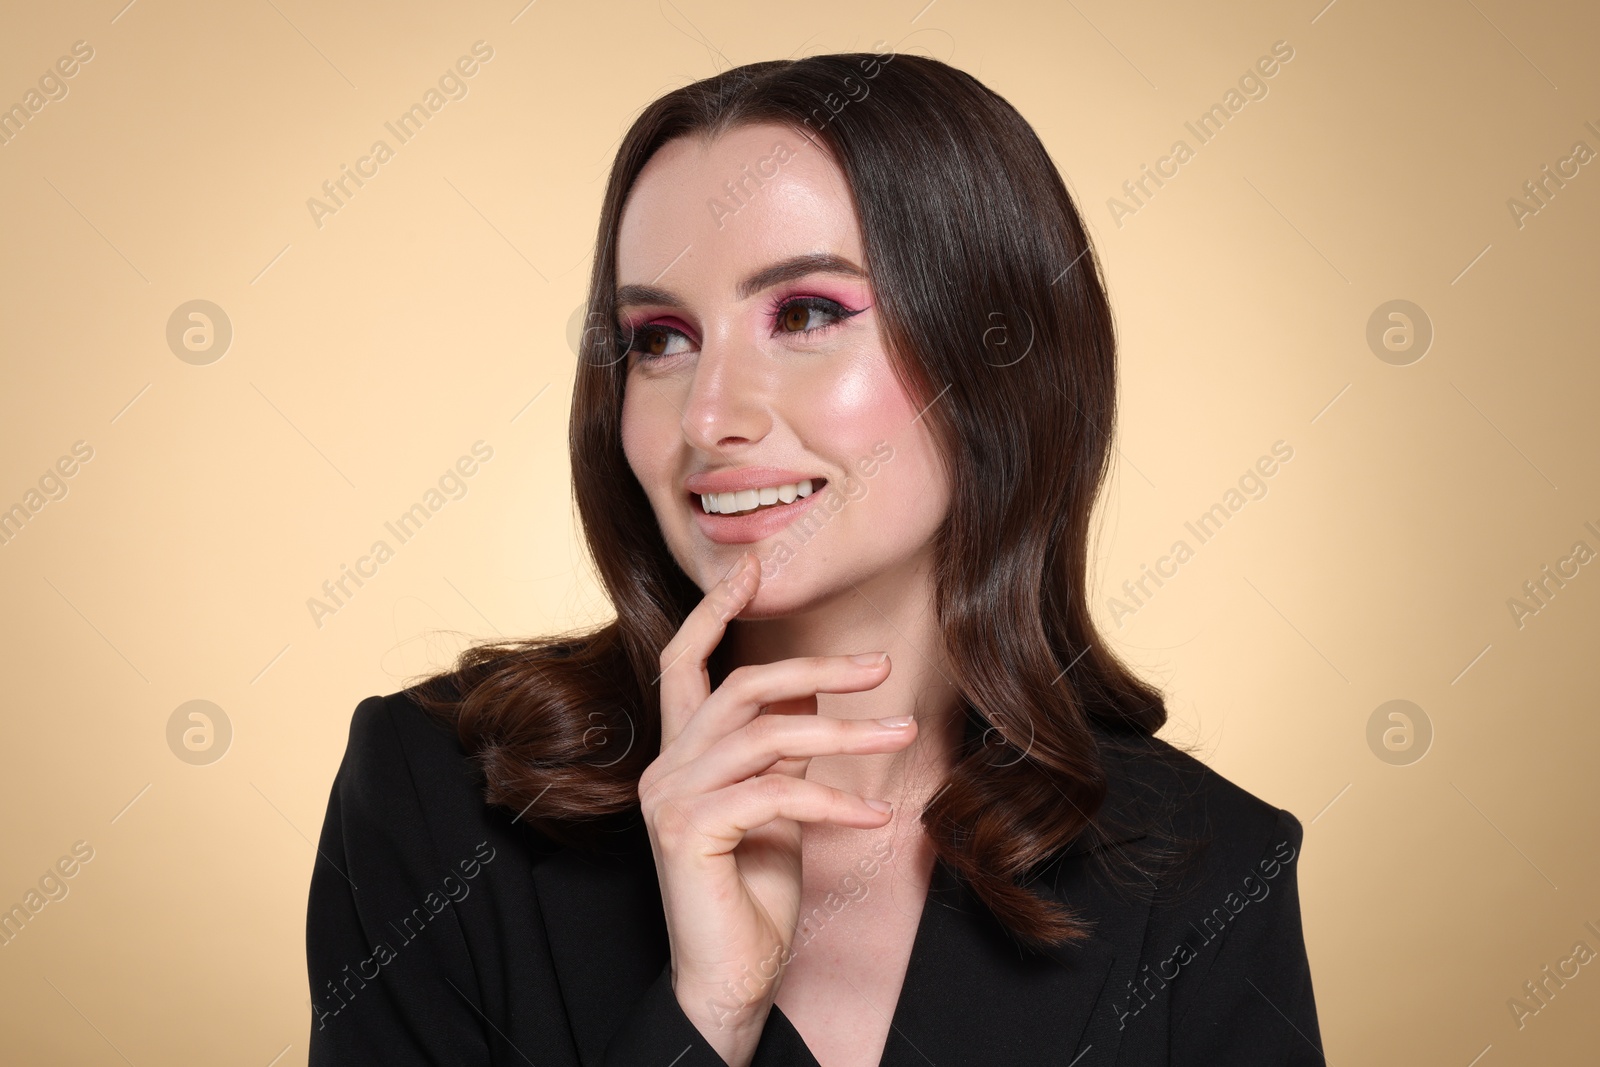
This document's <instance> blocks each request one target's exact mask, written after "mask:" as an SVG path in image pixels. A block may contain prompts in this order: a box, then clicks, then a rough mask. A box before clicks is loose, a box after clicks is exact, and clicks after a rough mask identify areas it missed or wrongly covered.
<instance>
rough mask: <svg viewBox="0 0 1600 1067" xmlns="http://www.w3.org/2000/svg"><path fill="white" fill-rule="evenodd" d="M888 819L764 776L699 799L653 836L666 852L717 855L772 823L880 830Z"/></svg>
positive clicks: (819, 788) (847, 799)
mask: <svg viewBox="0 0 1600 1067" xmlns="http://www.w3.org/2000/svg"><path fill="white" fill-rule="evenodd" d="M881 803H887V802H881ZM892 815H893V812H892V811H878V810H876V809H875V808H873V807H872V806H871V805H869V804H868V803H867V802H866V800H865V799H863V798H861V797H858V796H856V795H854V794H853V793H847V792H845V791H844V790H843V789H836V788H834V787H833V786H831V785H823V784H822V783H821V782H808V781H805V780H803V779H799V778H789V777H787V776H785V775H781V774H763V775H761V776H759V777H756V778H747V779H745V780H744V781H742V782H739V783H736V784H734V785H730V786H728V787H727V788H725V789H720V790H718V791H717V792H715V793H713V794H710V795H709V796H703V797H701V798H699V799H698V800H697V801H696V802H695V803H694V804H693V805H692V807H690V808H688V809H687V810H681V811H680V813H679V814H677V815H676V816H675V817H672V818H669V819H666V820H663V825H662V826H660V827H658V831H659V832H660V833H661V834H662V835H663V837H664V838H665V839H666V840H665V841H664V842H663V844H664V845H666V847H667V851H668V852H669V853H681V851H682V850H685V849H687V850H688V851H690V852H693V853H698V854H699V855H701V856H720V855H725V854H727V853H729V852H732V851H733V850H734V849H736V848H738V847H739V843H740V842H741V841H743V840H744V836H745V834H747V833H749V832H750V831H751V830H754V829H756V828H757V827H760V826H765V825H767V824H768V823H770V822H772V821H773V820H774V819H792V820H793V821H795V822H799V823H832V824H834V825H837V826H853V827H856V828H858V829H863V830H869V829H876V828H877V827H880V826H882V825H884V824H885V823H886V822H888V821H889V819H890V817H891V816H892Z"/></svg>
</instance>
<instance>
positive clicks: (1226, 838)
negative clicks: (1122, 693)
mask: <svg viewBox="0 0 1600 1067" xmlns="http://www.w3.org/2000/svg"><path fill="white" fill-rule="evenodd" d="M1106 755H1107V760H1106V762H1107V764H1108V774H1109V775H1110V776H1111V777H1112V779H1113V781H1112V786H1111V788H1112V789H1113V791H1115V790H1117V789H1119V788H1120V789H1121V790H1123V791H1125V792H1126V793H1127V794H1128V795H1129V797H1130V798H1131V805H1132V806H1133V807H1135V808H1136V809H1137V810H1138V812H1139V816H1140V819H1141V823H1142V825H1141V829H1143V831H1144V832H1145V833H1146V834H1149V835H1152V836H1154V837H1157V838H1165V839H1168V840H1171V841H1174V842H1179V843H1182V844H1183V845H1185V846H1186V847H1188V848H1190V849H1194V848H1195V847H1196V846H1198V854H1201V855H1204V856H1205V857H1207V860H1208V862H1207V863H1206V864H1205V866H1207V867H1210V868H1211V869H1212V870H1216V869H1218V868H1219V867H1221V868H1228V869H1237V868H1239V867H1243V866H1248V865H1249V864H1251V863H1254V862H1255V861H1256V860H1257V858H1258V857H1260V856H1262V855H1263V854H1264V853H1266V852H1268V851H1270V850H1271V849H1273V847H1274V846H1275V845H1276V844H1277V843H1278V842H1280V841H1288V842H1289V843H1290V845H1291V847H1292V848H1293V849H1294V850H1298V849H1299V847H1300V841H1301V839H1302V836H1303V833H1304V831H1303V828H1302V827H1301V825H1300V821H1299V820H1298V819H1297V818H1296V817H1295V816H1294V815H1293V814H1292V813H1291V812H1289V811H1287V810H1286V809H1283V808H1280V807H1278V806H1277V805H1275V804H1273V803H1271V802H1270V801H1267V800H1265V799H1263V798H1262V797H1259V796H1257V795H1256V794H1254V793H1252V792H1250V791H1249V790H1247V789H1245V788H1244V787H1243V786H1241V785H1239V784H1238V783H1237V782H1234V781H1233V780H1232V779H1230V778H1228V777H1226V776H1225V775H1223V774H1221V773H1220V772H1218V771H1217V770H1216V769H1215V768H1213V767H1211V766H1209V765H1208V764H1206V763H1205V762H1203V761H1202V760H1200V759H1198V758H1197V757H1195V756H1194V755H1192V754H1191V753H1189V752H1186V751H1184V750H1183V749H1181V748H1178V747H1177V746H1175V745H1173V744H1172V743H1171V742H1168V741H1166V740H1164V739H1162V738H1160V737H1123V736H1119V737H1116V738H1114V739H1112V740H1111V741H1110V742H1109V744H1108V745H1107V750H1106Z"/></svg>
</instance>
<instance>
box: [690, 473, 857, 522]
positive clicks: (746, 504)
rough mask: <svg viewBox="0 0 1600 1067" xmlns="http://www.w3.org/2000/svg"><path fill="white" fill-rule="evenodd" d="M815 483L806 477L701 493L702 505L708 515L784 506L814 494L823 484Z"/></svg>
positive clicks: (736, 513) (740, 512) (730, 513)
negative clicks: (754, 486)
mask: <svg viewBox="0 0 1600 1067" xmlns="http://www.w3.org/2000/svg"><path fill="white" fill-rule="evenodd" d="M824 484H826V482H822V483H820V484H815V487H814V483H813V482H812V479H810V478H806V479H803V480H802V481H799V482H785V483H784V484H782V485H770V486H765V487H763V488H761V489H741V490H739V491H737V492H730V493H701V494H699V496H700V507H701V509H702V510H703V511H704V512H705V514H707V515H739V514H744V513H747V512H753V511H758V510H760V509H762V508H774V507H782V506H783V505H785V504H792V503H794V502H795V501H796V500H799V499H803V498H805V497H808V496H810V495H811V494H812V492H813V491H814V488H815V489H820V488H821V487H822V485H824Z"/></svg>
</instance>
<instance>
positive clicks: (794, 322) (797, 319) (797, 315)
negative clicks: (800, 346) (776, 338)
mask: <svg viewBox="0 0 1600 1067" xmlns="http://www.w3.org/2000/svg"><path fill="white" fill-rule="evenodd" d="M810 319H811V309H810V308H808V307H806V306H805V305H804V304H790V305H789V306H788V307H786V308H784V309H783V315H782V317H781V318H780V319H779V322H780V323H781V324H782V326H783V328H784V329H785V330H787V331H788V332H789V333H800V332H801V331H803V330H804V329H805V328H806V324H807V323H808V322H809V321H810Z"/></svg>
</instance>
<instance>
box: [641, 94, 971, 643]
mask: <svg viewBox="0 0 1600 1067" xmlns="http://www.w3.org/2000/svg"><path fill="white" fill-rule="evenodd" d="M806 257H810V258H812V259H813V260H814V262H811V263H802V264H800V265H796V261H797V260H801V259H803V258H806ZM862 264H863V256H862V247H861V235H860V232H859V227H858V225H857V221H856V217H855V209H854V206H853V203H852V201H851V197H850V191H849V187H848V186H847V184H846V182H845V178H844V175H843V173H842V172H841V171H840V170H839V168H838V167H837V166H836V165H835V164H834V163H833V161H832V160H831V158H829V157H828V156H827V155H826V154H825V152H824V150H823V149H822V148H821V147H820V146H818V145H816V144H814V143H813V142H810V141H808V140H806V138H805V137H804V136H802V135H801V134H800V133H798V132H796V131H795V130H793V129H791V128H788V127H784V126H778V125H754V126H744V127H740V128H737V129H734V130H731V131H728V132H727V133H724V134H723V135H722V136H720V137H718V138H717V139H716V140H715V141H713V142H711V143H710V144H709V145H705V144H703V143H702V142H701V141H700V139H699V138H698V137H694V138H688V137H685V138H679V139H677V140H674V141H671V142H669V143H667V144H666V145H664V146H662V148H661V149H660V150H659V151H657V152H656V154H655V155H654V156H653V157H652V158H651V160H650V161H649V163H648V164H646V166H645V168H644V170H643V172H642V173H641V174H640V176H639V178H638V181H637V182H636V183H635V185H634V187H633V190H632V192H631V193H630V195H629V197H628V200H627V203H626V204H625V206H624V209H623V214H622V221H621V226H620V230H619V234H618V244H617V285H618V296H619V302H618V307H617V318H618V321H619V323H620V325H621V327H622V337H623V338H624V344H629V343H630V338H631V348H630V351H629V352H628V353H627V355H626V359H627V379H626V387H625V393H624V399H623V407H622V444H623V450H624V452H625V453H626V455H627V457H628V463H629V465H630V466H631V467H632V468H633V473H634V476H635V477H637V478H638V480H639V484H640V485H641V486H642V487H643V488H644V491H645V493H646V494H647V495H648V496H649V498H650V503H651V505H652V507H653V508H654V509H655V513H656V519H657V521H658V522H659V524H660V527H661V532H662V535H663V537H664V538H665V540H666V543H667V546H668V548H669V549H670V550H671V552H672V554H673V556H674V558H675V559H676V560H677V561H678V564H679V566H681V567H682V568H683V570H684V571H685V573H687V574H688V575H689V576H690V577H691V578H693V579H694V580H695V582H696V583H697V584H698V585H699V586H700V588H702V589H707V588H709V587H710V586H711V585H713V584H715V583H716V582H717V581H718V580H720V579H721V578H722V576H723V574H724V573H725V572H726V571H727V570H728V569H729V567H730V566H732V564H733V563H734V562H735V561H736V560H737V559H738V556H739V554H740V553H741V552H744V551H753V552H755V553H756V555H757V556H758V557H759V558H760V559H761V560H762V562H763V568H762V583H761V588H760V590H759V591H758V593H757V595H756V599H755V601H754V602H753V603H752V604H751V605H750V606H749V607H747V608H746V609H745V611H744V612H743V613H742V616H743V617H746V618H752V617H760V616H777V615H786V614H791V613H794V612H796V611H799V610H803V609H805V608H807V607H810V606H814V605H817V604H820V603H822V602H825V601H827V600H829V599H831V598H835V597H843V596H850V595H852V593H853V592H854V591H856V590H858V589H861V590H862V591H863V592H864V591H865V590H864V588H863V587H864V586H865V584H866V583H868V582H872V581H874V580H883V579H887V580H888V581H889V582H890V583H891V585H892V587H895V588H898V587H899V583H898V582H896V581H895V579H896V578H899V577H909V576H910V575H911V574H912V573H913V571H914V570H915V568H916V567H917V566H918V565H922V564H926V562H927V560H926V556H927V551H928V547H929V542H930V539H931V538H932V536H933V533H934V531H935V530H936V529H937V528H938V526H939V524H940V522H941V521H943V519H944V517H945V514H946V511H947V509H948V507H949V494H948V482H947V477H946V474H945V471H944V467H943V465H942V463H941V461H940V458H939V456H938V454H937V452H936V450H935V448H934V445H933V441H932V438H931V435H930V434H929V432H928V424H927V422H926V420H924V419H922V418H920V417H919V415H920V411H921V408H920V405H918V404H916V403H915V402H914V401H913V399H912V398H911V397H910V396H909V395H907V393H906V392H905V390H904V389H902V388H901V386H900V383H899V381H898V380H897V379H896V377H895V375H894V373H893V371H892V370H891V368H890V364H889V358H888V354H887V353H886V351H885V350H884V345H883V341H882V339H881V338H880V336H879V330H878V320H877V314H876V311H875V310H874V308H873V303H874V299H873V290H872V285H871V282H870V280H869V279H868V278H867V277H866V276H865V274H864V270H863V265H862ZM780 268H781V269H780ZM757 468H765V470H760V469H757ZM807 478H809V479H810V480H811V481H812V484H813V489H814V492H813V493H812V494H811V496H809V497H802V498H796V499H794V500H793V502H791V503H786V502H785V498H786V497H788V496H790V493H789V491H788V490H787V489H785V488H779V487H782V486H786V485H790V484H796V483H799V482H800V481H801V480H802V479H807ZM701 479H710V482H709V484H707V483H706V482H703V481H701ZM824 482H825V483H826V484H823V483H824ZM762 488H767V489H773V488H779V491H778V494H777V500H776V501H775V502H774V503H771V504H763V505H761V506H759V507H758V508H757V510H755V511H753V512H747V513H746V514H743V515H741V514H740V513H739V512H738V511H735V512H733V513H729V514H721V513H718V514H708V513H707V512H706V511H705V510H704V507H703V504H702V496H701V493H702V491H704V490H707V489H712V490H724V491H727V492H729V493H730V494H732V495H729V496H722V495H721V494H720V493H719V494H718V499H717V501H716V502H715V503H714V504H713V506H720V505H721V504H724V503H725V504H727V505H730V506H732V507H734V508H736V509H737V508H747V507H748V506H749V505H750V504H751V503H752V502H755V503H758V504H760V502H761V500H762V497H763V494H761V493H760V492H759V490H760V489H762ZM801 488H803V486H801ZM741 489H742V490H756V492H754V493H751V492H746V493H744V494H743V496H742V498H741V495H740V494H739V493H737V492H735V490H741ZM772 496H773V494H772V493H771V492H768V493H766V494H765V497H766V498H768V499H771V498H772ZM752 498H753V500H752Z"/></svg>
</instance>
